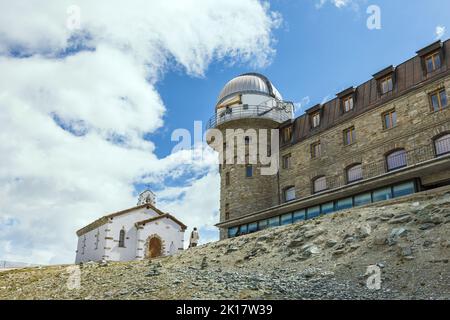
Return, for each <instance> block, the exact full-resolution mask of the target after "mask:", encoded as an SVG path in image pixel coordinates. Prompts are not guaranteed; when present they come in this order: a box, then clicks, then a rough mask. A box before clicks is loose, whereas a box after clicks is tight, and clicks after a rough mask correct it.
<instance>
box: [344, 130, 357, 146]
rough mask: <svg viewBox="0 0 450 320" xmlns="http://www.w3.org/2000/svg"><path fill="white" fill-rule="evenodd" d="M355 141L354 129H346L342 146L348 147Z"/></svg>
mask: <svg viewBox="0 0 450 320" xmlns="http://www.w3.org/2000/svg"><path fill="white" fill-rule="evenodd" d="M355 141H356V132H355V128H354V127H351V128H348V129H347V130H344V144H345V145H346V146H348V145H351V144H352V143H354V142H355Z"/></svg>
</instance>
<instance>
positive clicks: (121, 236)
mask: <svg viewBox="0 0 450 320" xmlns="http://www.w3.org/2000/svg"><path fill="white" fill-rule="evenodd" d="M119 247H120V248H125V230H123V229H122V230H120V232H119Z"/></svg>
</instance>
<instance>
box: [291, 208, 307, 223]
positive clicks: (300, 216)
mask: <svg viewBox="0 0 450 320" xmlns="http://www.w3.org/2000/svg"><path fill="white" fill-rule="evenodd" d="M305 218H306V215H305V210H300V211H296V212H294V214H293V223H296V222H298V221H303V220H305Z"/></svg>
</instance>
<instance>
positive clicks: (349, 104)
mask: <svg viewBox="0 0 450 320" xmlns="http://www.w3.org/2000/svg"><path fill="white" fill-rule="evenodd" d="M342 106H343V111H344V113H347V112H350V111H352V110H353V106H354V103H353V95H350V96H347V97H345V98H343V99H342Z"/></svg>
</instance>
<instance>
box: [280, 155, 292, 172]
mask: <svg viewBox="0 0 450 320" xmlns="http://www.w3.org/2000/svg"><path fill="white" fill-rule="evenodd" d="M291 158H292V157H291V154H287V155H285V156H283V158H282V160H283V169H289V168H290V167H291Z"/></svg>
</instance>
